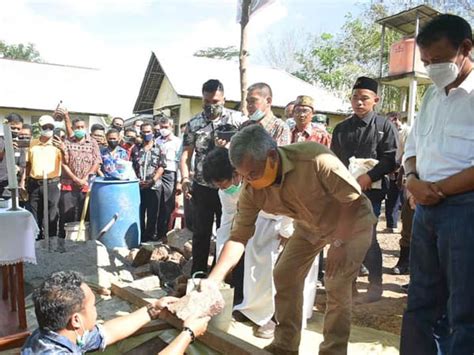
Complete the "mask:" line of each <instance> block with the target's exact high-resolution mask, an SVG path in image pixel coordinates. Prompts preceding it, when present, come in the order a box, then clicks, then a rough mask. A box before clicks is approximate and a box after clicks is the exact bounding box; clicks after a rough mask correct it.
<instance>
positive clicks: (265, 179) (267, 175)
mask: <svg viewBox="0 0 474 355" xmlns="http://www.w3.org/2000/svg"><path fill="white" fill-rule="evenodd" d="M277 173H278V163H275V164H273V167H272V166H271V161H270V157H267V161H266V162H265V170H264V171H263V175H262V177H261V178H259V179H257V180H252V181H248V183H249V184H250V186H252V187H253V188H254V189H256V190H261V189H264V188H266V187H268V186H270V185H272V184H273V183H274V182H275V180H276V177H277Z"/></svg>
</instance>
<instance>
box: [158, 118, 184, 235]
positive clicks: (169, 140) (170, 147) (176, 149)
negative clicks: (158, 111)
mask: <svg viewBox="0 0 474 355" xmlns="http://www.w3.org/2000/svg"><path fill="white" fill-rule="evenodd" d="M157 123H158V124H159V126H160V131H159V132H160V135H159V137H158V138H157V139H156V144H157V145H159V146H160V148H161V149H162V150H163V152H164V155H165V157H166V169H165V172H164V173H163V176H162V177H161V182H162V184H161V189H160V191H161V196H160V200H159V202H158V203H159V213H158V221H157V224H158V225H157V233H158V238H163V237H164V236H166V233H167V232H168V222H169V219H170V216H171V213H173V210H174V208H175V195H176V181H178V180H177V173H178V170H179V169H178V163H179V158H180V156H181V143H182V142H181V138H178V137H176V136H175V135H174V133H173V126H174V122H173V119H171V118H169V117H167V116H161V117H160V118H159V119H158V122H157Z"/></svg>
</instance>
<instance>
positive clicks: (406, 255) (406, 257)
mask: <svg viewBox="0 0 474 355" xmlns="http://www.w3.org/2000/svg"><path fill="white" fill-rule="evenodd" d="M390 271H391V273H392V274H393V275H408V274H409V273H410V248H408V247H401V248H400V258H399V259H398V262H397V265H395V266H394V267H393V268H392V269H391V270H390Z"/></svg>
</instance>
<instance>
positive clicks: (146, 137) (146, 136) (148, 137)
mask: <svg viewBox="0 0 474 355" xmlns="http://www.w3.org/2000/svg"><path fill="white" fill-rule="evenodd" d="M142 137H143V141H144V142H149V141H151V140H152V139H153V138H154V137H155V135H154V134H153V133H148V134H142Z"/></svg>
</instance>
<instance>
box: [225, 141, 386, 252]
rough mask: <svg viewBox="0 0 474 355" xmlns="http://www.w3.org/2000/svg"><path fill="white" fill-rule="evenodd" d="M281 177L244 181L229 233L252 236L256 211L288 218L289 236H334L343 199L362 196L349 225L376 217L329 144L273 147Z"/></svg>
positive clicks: (359, 224)
mask: <svg viewBox="0 0 474 355" xmlns="http://www.w3.org/2000/svg"><path fill="white" fill-rule="evenodd" d="M278 153H279V155H280V158H281V171H282V177H281V181H280V183H279V184H278V183H276V184H273V185H271V186H269V187H267V188H264V189H259V190H257V189H253V188H252V187H251V186H250V185H249V184H248V183H245V182H244V184H243V186H242V188H241V192H240V196H239V204H238V209H237V213H236V215H235V217H234V222H233V226H232V231H231V236H230V239H231V240H234V241H238V242H242V243H244V244H245V243H247V241H248V240H249V239H250V238H251V237H252V236H253V234H254V232H255V221H256V219H257V216H258V214H259V212H260V211H265V212H267V213H272V214H275V215H279V216H287V217H290V218H293V220H294V227H295V231H294V234H293V236H292V238H304V239H306V240H308V241H309V242H311V243H313V244H316V243H318V241H319V240H321V239H325V240H330V239H331V238H333V237H335V236H334V235H333V234H334V232H335V231H336V228H337V225H338V222H339V214H340V211H341V207H342V205H343V204H347V203H350V202H353V201H355V200H357V199H359V198H360V199H362V200H361V204H360V206H359V208H358V210H357V212H356V216H354V226H353V228H354V231H358V230H362V229H365V228H367V227H368V226H371V225H373V224H375V223H376V221H377V219H376V218H375V216H374V214H373V212H372V205H371V203H370V201H369V199H368V198H367V197H366V196H365V195H363V194H362V192H361V190H360V186H359V184H358V183H357V181H356V180H355V179H354V177H353V176H352V175H351V174H350V173H349V171H348V170H347V169H346V168H345V167H344V165H343V164H342V163H341V161H340V160H339V159H338V158H337V157H336V156H335V155H334V153H332V152H331V151H330V150H329V149H328V148H326V147H324V146H323V145H321V144H316V143H314V142H304V143H295V144H290V145H286V146H283V147H278Z"/></svg>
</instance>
